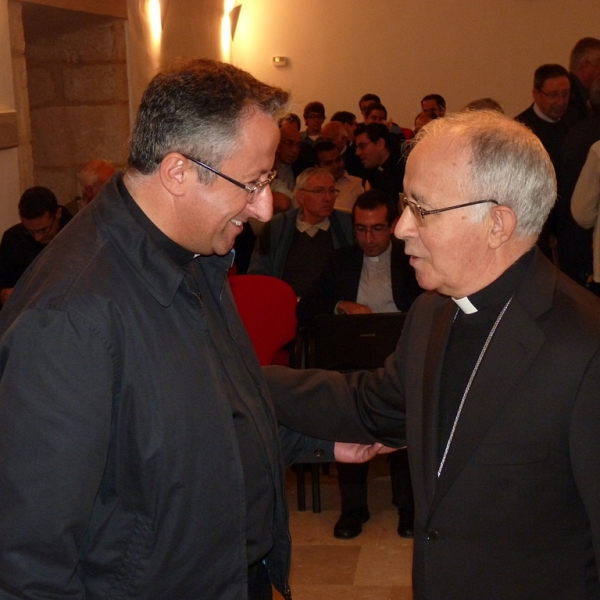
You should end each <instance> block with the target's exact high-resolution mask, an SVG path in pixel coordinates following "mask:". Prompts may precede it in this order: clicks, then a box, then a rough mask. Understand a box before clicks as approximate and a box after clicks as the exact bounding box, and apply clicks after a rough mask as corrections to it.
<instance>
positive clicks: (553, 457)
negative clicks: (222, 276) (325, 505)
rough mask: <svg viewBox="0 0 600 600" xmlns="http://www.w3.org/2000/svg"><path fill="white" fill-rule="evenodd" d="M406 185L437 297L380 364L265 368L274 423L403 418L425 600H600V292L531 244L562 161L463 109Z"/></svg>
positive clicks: (419, 256)
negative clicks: (347, 370)
mask: <svg viewBox="0 0 600 600" xmlns="http://www.w3.org/2000/svg"><path fill="white" fill-rule="evenodd" d="M404 191H405V194H403V195H402V196H401V205H402V207H403V209H404V211H403V213H402V216H401V218H400V220H399V222H398V224H397V226H396V228H395V235H396V236H397V237H399V238H401V239H403V240H404V241H405V248H406V253H407V254H409V255H410V263H411V265H412V266H413V268H414V269H415V272H416V276H417V280H418V282H419V285H420V286H421V287H423V288H425V289H427V290H431V293H428V294H423V295H421V296H420V297H419V298H418V299H417V300H416V301H415V303H414V304H413V305H412V308H411V310H410V313H409V315H408V318H407V321H406V324H405V327H404V329H403V332H402V336H401V338H400V342H399V344H398V347H397V349H396V352H395V353H394V354H393V355H392V356H390V357H389V358H388V359H387V361H386V363H385V368H384V369H381V370H379V371H376V372H373V373H366V372H363V373H353V374H347V375H343V374H336V373H330V372H327V373H323V372H319V371H304V372H302V371H298V372H293V371H291V370H284V369H283V368H276V367H269V368H267V370H266V373H267V380H268V383H269V387H270V389H271V393H272V395H273V397H274V399H275V403H276V408H277V416H278V419H279V421H280V422H281V423H282V424H285V425H286V426H288V427H290V428H291V429H294V430H295V431H302V432H310V433H312V434H313V435H318V436H320V437H327V436H331V435H333V434H334V433H336V434H337V435H338V437H346V436H347V437H348V438H353V439H364V440H365V441H367V440H371V439H378V440H383V441H385V442H387V443H388V444H389V445H400V444H402V443H403V442H404V439H403V438H404V428H406V443H407V446H408V455H409V462H410V470H411V475H412V480H413V492H414V498H415V534H414V553H413V556H414V558H413V586H414V598H415V600H425V599H427V600H454V599H460V600H480V599H481V598H494V599H496V600H517V599H523V600H524V599H525V598H527V599H528V600H547V599H548V598H561V599H566V598H569V599H571V600H583V599H589V598H600V580H599V570H598V565H599V564H600V561H599V560H598V558H597V557H596V554H598V552H599V551H600V501H599V500H600V435H598V431H600V398H599V395H598V390H599V389H600V302H599V301H598V299H597V298H595V297H593V296H592V294H590V293H589V292H587V291H586V290H584V289H583V288H581V287H580V286H578V285H577V284H575V283H574V282H573V281H572V280H571V279H569V278H568V277H566V276H565V275H563V274H562V273H560V272H559V271H557V270H556V268H555V267H554V266H553V265H552V264H551V263H550V262H549V261H548V260H547V259H546V258H545V257H544V256H543V255H542V253H541V252H540V250H539V249H538V248H536V246H535V245H536V241H537V238H538V236H539V233H540V231H541V229H542V226H543V224H544V221H545V220H546V217H547V215H548V213H549V211H550V209H551V208H552V205H553V203H554V201H555V198H556V181H555V176H554V171H553V169H552V163H551V160H550V158H549V156H548V154H547V153H546V151H545V150H544V148H543V147H542V145H541V143H540V142H539V140H538V139H537V138H536V136H534V135H533V134H532V133H531V131H529V130H528V129H527V128H526V127H525V126H523V125H522V124H520V123H517V122H515V121H513V120H511V119H508V118H507V117H505V116H503V115H500V114H498V113H494V112H491V111H476V112H469V113H460V114H456V115H450V116H446V117H445V118H444V119H437V120H435V121H432V122H431V123H429V124H427V125H426V126H425V127H424V128H423V129H422V130H421V132H420V133H419V135H418V136H417V139H416V145H415V146H414V149H413V151H412V152H411V154H410V156H409V158H408V161H407V165H406V176H405V179H404ZM316 411H318V412H319V414H320V415H321V418H320V419H319V420H318V422H314V420H312V421H311V420H310V419H309V418H308V417H307V415H314V414H315V412H316ZM362 436H364V437H362Z"/></svg>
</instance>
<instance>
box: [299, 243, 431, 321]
mask: <svg viewBox="0 0 600 600" xmlns="http://www.w3.org/2000/svg"><path fill="white" fill-rule="evenodd" d="M363 257H364V253H363V251H362V250H361V248H360V246H349V247H347V248H340V249H339V250H336V252H335V253H334V254H333V256H332V257H331V259H330V261H329V264H328V265H327V267H326V268H325V270H324V271H323V274H322V275H321V277H320V278H319V279H318V280H317V281H316V282H315V284H314V285H313V287H312V288H311V290H310V291H309V292H308V294H306V295H305V296H304V297H303V298H302V300H300V302H299V304H298V309H297V315H298V321H300V323H301V324H302V325H307V324H308V323H310V321H312V320H313V319H314V317H315V316H316V315H319V314H333V311H334V309H335V305H336V304H337V303H338V302H339V301H340V300H350V301H352V302H356V296H357V295H358V286H359V283H360V274H361V271H362V264H363ZM391 270H392V295H393V297H394V303H395V304H396V307H397V308H398V310H401V311H407V310H408V309H409V308H410V306H411V304H412V303H413V301H414V300H415V298H416V297H417V296H418V295H419V294H420V293H421V292H422V291H423V290H421V288H420V287H419V284H418V283H417V280H416V278H415V272H414V269H413V268H412V267H411V266H410V264H409V262H408V256H406V254H405V253H404V242H399V241H392V256H391Z"/></svg>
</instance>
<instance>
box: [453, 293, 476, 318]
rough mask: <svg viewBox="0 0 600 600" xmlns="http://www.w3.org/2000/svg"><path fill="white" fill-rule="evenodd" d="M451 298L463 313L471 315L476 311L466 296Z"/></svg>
mask: <svg viewBox="0 0 600 600" xmlns="http://www.w3.org/2000/svg"><path fill="white" fill-rule="evenodd" d="M452 300H454V302H456V304H457V305H458V308H460V310H462V311H463V312H464V313H465V315H472V314H473V313H476V312H477V309H476V308H475V307H474V306H473V304H472V303H471V301H470V300H469V298H468V296H465V297H464V298H452Z"/></svg>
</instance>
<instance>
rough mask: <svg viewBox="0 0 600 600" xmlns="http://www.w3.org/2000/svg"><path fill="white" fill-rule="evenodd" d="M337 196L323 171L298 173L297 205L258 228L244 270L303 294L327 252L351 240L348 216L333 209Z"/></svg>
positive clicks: (314, 170)
mask: <svg viewBox="0 0 600 600" xmlns="http://www.w3.org/2000/svg"><path fill="white" fill-rule="evenodd" d="M337 195H338V190H337V189H336V187H335V179H334V178H333V175H332V174H331V171H330V170H329V169H325V168H317V167H312V168H310V169H306V170H305V171H302V173H300V175H299V176H298V178H297V179H296V189H295V191H294V196H295V200H296V202H297V204H298V208H295V209H292V210H289V211H287V212H285V213H279V214H278V215H275V216H274V217H273V219H272V220H271V221H270V222H269V223H267V224H266V225H265V226H264V228H263V229H262V231H261V232H260V235H259V237H258V239H257V241H256V247H255V249H254V252H253V253H252V258H251V259H250V267H249V268H248V274H251V275H270V276H272V277H277V278H279V279H283V281H285V282H286V283H289V285H290V286H291V287H292V288H293V289H294V291H295V292H296V296H298V297H299V298H301V297H302V296H303V295H304V294H306V292H307V291H308V290H309V289H310V287H311V286H312V284H313V283H314V282H315V280H316V279H317V277H319V275H320V274H321V272H322V271H323V268H324V267H325V265H326V264H327V261H328V260H329V257H330V256H331V254H332V253H333V251H334V250H337V249H338V248H343V247H345V246H350V245H351V244H353V243H354V239H353V237H352V219H351V217H350V215H349V214H348V213H344V212H341V211H339V210H334V208H333V206H334V204H335V201H336V198H337Z"/></svg>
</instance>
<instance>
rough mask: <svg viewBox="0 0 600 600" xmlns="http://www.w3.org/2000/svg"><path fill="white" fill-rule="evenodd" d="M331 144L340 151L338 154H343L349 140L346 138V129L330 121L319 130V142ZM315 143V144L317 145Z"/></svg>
mask: <svg viewBox="0 0 600 600" xmlns="http://www.w3.org/2000/svg"><path fill="white" fill-rule="evenodd" d="M321 141H326V142H333V143H334V144H335V145H336V147H337V149H338V150H339V151H340V154H343V153H344V152H345V151H346V148H347V147H348V142H349V141H350V139H349V138H348V132H347V131H346V128H345V127H344V126H343V125H342V124H341V123H338V122H337V121H330V122H329V123H327V124H325V125H323V128H322V129H321V135H320V136H319V142H321ZM319 142H317V144H318V143H319Z"/></svg>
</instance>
